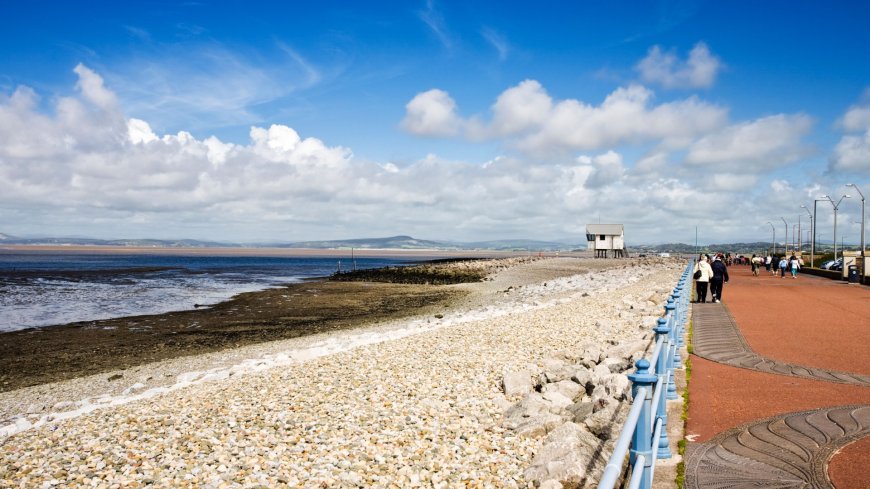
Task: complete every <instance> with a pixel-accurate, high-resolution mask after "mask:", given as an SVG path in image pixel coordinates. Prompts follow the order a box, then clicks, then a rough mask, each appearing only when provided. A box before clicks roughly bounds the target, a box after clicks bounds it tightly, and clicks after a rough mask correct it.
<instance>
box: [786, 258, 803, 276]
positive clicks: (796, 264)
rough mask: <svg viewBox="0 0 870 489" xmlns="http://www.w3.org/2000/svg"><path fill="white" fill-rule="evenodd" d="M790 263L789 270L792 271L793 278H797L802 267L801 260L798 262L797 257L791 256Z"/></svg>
mask: <svg viewBox="0 0 870 489" xmlns="http://www.w3.org/2000/svg"><path fill="white" fill-rule="evenodd" d="M788 263H789V269H790V270H791V278H797V273H798V269H799V268H800V267H801V263H800V260H798V259H797V257H796V256H794V255H791V259H789V261H788Z"/></svg>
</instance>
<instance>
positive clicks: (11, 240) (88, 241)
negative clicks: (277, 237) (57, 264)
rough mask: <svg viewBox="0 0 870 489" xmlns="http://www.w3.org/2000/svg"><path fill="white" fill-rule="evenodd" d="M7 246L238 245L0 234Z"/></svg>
mask: <svg viewBox="0 0 870 489" xmlns="http://www.w3.org/2000/svg"><path fill="white" fill-rule="evenodd" d="M0 241H2V243H3V244H6V245H43V246H47V245H55V246H119V247H122V246H131V247H132V246H135V247H144V248H217V247H235V246H239V245H238V244H228V243H217V242H213V241H199V240H195V239H178V240H167V239H95V238H17V237H14V236H10V235H8V234H0Z"/></svg>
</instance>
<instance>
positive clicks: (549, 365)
mask: <svg viewBox="0 0 870 489" xmlns="http://www.w3.org/2000/svg"><path fill="white" fill-rule="evenodd" d="M541 367H542V368H541V371H542V377H543V380H544V381H545V382H559V381H560V380H569V379H570V378H571V376H572V375H573V374H574V366H573V365H571V364H570V363H568V362H566V361H564V360H558V359H555V358H547V359H545V360H544V361H543V365H542V366H541Z"/></svg>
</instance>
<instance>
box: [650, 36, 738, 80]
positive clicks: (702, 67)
mask: <svg viewBox="0 0 870 489" xmlns="http://www.w3.org/2000/svg"><path fill="white" fill-rule="evenodd" d="M722 67H723V65H722V62H721V61H720V60H719V58H717V57H716V56H714V55H713V54H712V53H711V52H710V48H709V47H707V45H706V44H705V43H703V42H699V43H698V44H695V47H693V48H692V50H691V51H690V52H689V57H688V58H687V59H686V60H685V61H682V60H680V59H679V58H678V57H677V55H676V54H674V52H665V51H662V48H661V47H660V46H653V47H651V48H650V49H649V51H648V52H647V55H646V57H645V58H644V59H642V60H641V61H640V62H639V63H638V64H637V66H636V69H637V70H638V71H639V72H640V75H641V78H642V79H643V80H644V81H646V82H650V83H658V84H660V85H662V86H663V87H665V88H707V87H710V86H712V85H713V83H714V82H715V81H716V75H718V74H719V72H720V71H721V70H722Z"/></svg>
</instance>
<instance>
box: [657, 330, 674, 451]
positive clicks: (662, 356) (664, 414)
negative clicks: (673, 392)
mask: <svg viewBox="0 0 870 489" xmlns="http://www.w3.org/2000/svg"><path fill="white" fill-rule="evenodd" d="M654 331H655V332H656V342H658V339H659V338H663V339H664V340H663V342H662V348H661V349H660V350H659V358H658V361H657V362H656V375H657V376H658V378H659V379H661V381H662V386H661V389H662V392H661V393H660V394H659V405H658V406H656V417H658V418H661V420H662V430H661V434H660V435H659V439H658V452H657V453H658V457H657V458H671V444H670V440H668V430H667V426H668V401H667V399H666V396H665V392H667V391H669V390H670V380H669V379H670V368H669V364H668V354H669V352H670V350H671V348H670V343H671V341H670V335H669V334H668V333H670V332H671V329H670V328H668V321H667V320H666V319H665V318H659V321H658V325H657V326H656V327H655V328H654ZM666 386H667V388H666ZM653 443H656V440H653Z"/></svg>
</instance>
